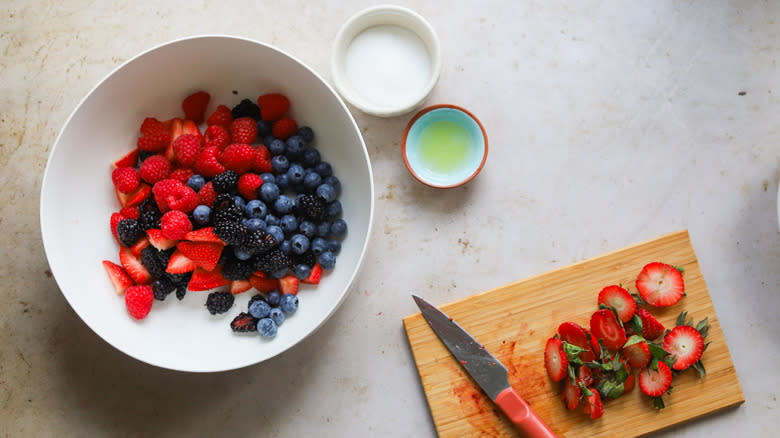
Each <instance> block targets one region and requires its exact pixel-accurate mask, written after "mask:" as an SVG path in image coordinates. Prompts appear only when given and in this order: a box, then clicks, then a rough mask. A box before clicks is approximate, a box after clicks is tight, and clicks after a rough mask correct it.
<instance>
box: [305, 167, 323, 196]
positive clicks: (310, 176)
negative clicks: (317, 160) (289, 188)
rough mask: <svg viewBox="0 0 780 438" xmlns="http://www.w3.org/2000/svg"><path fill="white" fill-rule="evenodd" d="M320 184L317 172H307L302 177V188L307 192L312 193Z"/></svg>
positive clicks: (320, 180)
mask: <svg viewBox="0 0 780 438" xmlns="http://www.w3.org/2000/svg"><path fill="white" fill-rule="evenodd" d="M320 184H322V177H321V176H320V174H319V173H317V172H309V173H307V174H306V175H304V176H303V188H304V189H305V190H306V191H307V192H313V191H314V190H315V189H316V188H317V187H319V185H320Z"/></svg>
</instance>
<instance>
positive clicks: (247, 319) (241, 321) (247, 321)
mask: <svg viewBox="0 0 780 438" xmlns="http://www.w3.org/2000/svg"><path fill="white" fill-rule="evenodd" d="M230 328H231V329H232V330H233V331H234V332H238V333H250V332H256V331H257V318H255V317H254V316H252V315H250V314H248V313H245V312H241V313H239V314H238V315H236V317H235V318H233V321H231V322H230Z"/></svg>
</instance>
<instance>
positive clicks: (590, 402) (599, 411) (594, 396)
mask: <svg viewBox="0 0 780 438" xmlns="http://www.w3.org/2000/svg"><path fill="white" fill-rule="evenodd" d="M588 391H589V392H590V394H586V395H585V399H584V400H583V401H582V412H583V413H585V415H589V416H590V418H591V419H592V420H595V419H597V418H599V417H601V416H602V415H603V414H604V403H603V402H602V401H601V395H600V394H599V392H598V391H597V390H595V389H593V388H588Z"/></svg>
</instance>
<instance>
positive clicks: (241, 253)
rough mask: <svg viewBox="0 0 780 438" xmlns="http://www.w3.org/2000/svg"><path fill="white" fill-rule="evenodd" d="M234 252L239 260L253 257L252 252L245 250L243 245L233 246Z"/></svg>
mask: <svg viewBox="0 0 780 438" xmlns="http://www.w3.org/2000/svg"><path fill="white" fill-rule="evenodd" d="M233 254H234V255H235V256H236V258H237V259H239V260H249V259H251V258H252V254H251V253H249V252H248V251H247V250H245V249H243V248H241V247H238V246H235V247H233Z"/></svg>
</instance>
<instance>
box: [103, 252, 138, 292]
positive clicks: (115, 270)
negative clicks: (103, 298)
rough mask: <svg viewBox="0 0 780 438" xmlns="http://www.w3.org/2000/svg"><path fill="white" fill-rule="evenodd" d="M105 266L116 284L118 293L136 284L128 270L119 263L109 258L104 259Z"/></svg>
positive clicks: (109, 277) (112, 282)
mask: <svg viewBox="0 0 780 438" xmlns="http://www.w3.org/2000/svg"><path fill="white" fill-rule="evenodd" d="M103 267H104V268H105V269H106V274H108V279H109V280H111V284H112V285H114V290H116V293H117V295H122V294H123V293H125V289H127V288H128V287H130V286H132V285H134V284H135V283H134V282H133V279H132V278H130V276H129V275H127V272H126V271H125V270H124V269H123V268H122V267H121V266H119V265H117V264H116V263H114V262H110V261H108V260H103Z"/></svg>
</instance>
